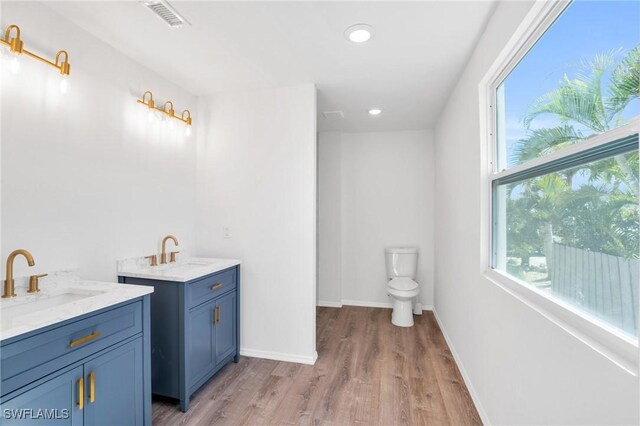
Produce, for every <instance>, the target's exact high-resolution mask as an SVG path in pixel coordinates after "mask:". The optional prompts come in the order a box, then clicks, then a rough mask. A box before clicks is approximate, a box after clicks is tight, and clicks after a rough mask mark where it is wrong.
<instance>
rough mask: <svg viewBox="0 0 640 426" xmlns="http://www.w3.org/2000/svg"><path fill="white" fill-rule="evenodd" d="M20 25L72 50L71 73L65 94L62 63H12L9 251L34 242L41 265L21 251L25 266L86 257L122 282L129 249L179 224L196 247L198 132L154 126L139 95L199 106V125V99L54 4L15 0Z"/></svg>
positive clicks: (43, 42)
mask: <svg viewBox="0 0 640 426" xmlns="http://www.w3.org/2000/svg"><path fill="white" fill-rule="evenodd" d="M9 24H17V25H19V26H20V28H21V30H22V39H23V40H24V42H25V47H26V48H27V49H30V50H33V51H35V52H37V53H40V54H42V55H44V56H45V57H47V58H53V57H55V53H56V52H57V51H58V50H59V49H66V50H68V52H69V55H70V58H69V61H70V63H71V76H70V79H69V83H70V88H69V91H68V93H67V94H66V95H64V96H63V95H61V94H60V92H59V86H58V78H59V74H58V73H57V70H55V69H54V68H51V67H48V66H46V65H44V64H42V63H40V62H37V61H35V60H33V59H31V58H28V57H24V56H23V57H21V65H22V66H21V72H20V73H19V74H18V75H12V74H10V73H8V72H6V67H4V66H3V67H2V69H3V75H2V134H1V137H2V236H1V237H2V259H6V256H7V255H8V253H9V252H10V251H12V250H14V249H16V248H26V249H28V250H30V251H31V252H32V254H33V255H34V257H35V261H36V267H35V268H30V269H29V270H28V271H27V268H26V262H24V260H23V259H18V260H17V261H16V276H20V275H27V274H31V273H33V271H40V272H47V271H52V270H57V269H62V268H76V267H77V268H79V273H80V275H81V276H83V277H84V278H88V279H98V280H111V281H112V280H115V279H116V260H117V259H119V258H123V257H130V256H140V255H146V254H151V253H154V252H158V251H159V242H160V239H161V238H162V236H163V235H165V234H167V233H174V234H175V235H176V236H177V237H178V238H179V239H180V242H181V243H183V245H184V246H188V245H190V243H191V241H192V239H193V234H194V213H193V212H194V206H195V143H196V141H195V137H193V136H192V137H191V138H186V137H185V136H183V133H182V132H178V133H171V132H169V131H168V130H166V129H161V128H160V127H159V125H149V124H148V123H147V121H146V118H145V108H144V107H142V106H141V105H140V104H137V103H136V98H137V97H139V96H140V95H142V93H143V92H144V91H145V90H152V91H153V93H154V94H155V95H156V98H157V100H163V101H164V100H166V99H171V100H173V101H174V103H175V105H176V109H178V108H191V111H192V112H193V113H194V124H195V126H194V127H196V128H197V125H198V123H199V117H198V114H197V111H195V107H196V98H195V97H194V96H192V95H190V94H189V93H187V92H185V91H184V90H182V89H181V88H179V87H177V86H175V85H174V84H172V83H170V82H168V81H166V80H165V79H163V78H162V77H161V76H160V75H158V74H157V73H155V72H153V71H151V70H149V69H147V68H145V67H144V66H142V65H140V64H138V63H136V62H135V61H133V60H131V59H129V58H127V57H126V56H124V55H122V54H120V53H118V52H117V51H116V50H114V49H113V48H111V47H110V46H108V45H106V44H105V43H103V42H101V41H99V40H97V39H96V38H94V37H92V36H91V35H89V34H88V33H86V32H85V31H83V30H81V29H79V28H78V27H76V26H75V25H73V24H71V23H70V22H68V21H67V20H66V19H65V18H64V17H62V16H60V15H58V14H56V13H55V12H53V11H51V10H50V9H49V8H48V7H47V6H45V5H43V4H40V3H33V2H10V3H3V5H2V28H6V27H7V26H8V25H9ZM5 59H6V58H5ZM0 264H2V267H3V269H4V262H0ZM2 274H4V271H2Z"/></svg>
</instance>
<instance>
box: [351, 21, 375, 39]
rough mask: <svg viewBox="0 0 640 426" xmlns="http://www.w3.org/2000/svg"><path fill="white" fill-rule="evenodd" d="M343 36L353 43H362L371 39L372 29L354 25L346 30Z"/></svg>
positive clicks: (367, 26)
mask: <svg viewBox="0 0 640 426" xmlns="http://www.w3.org/2000/svg"><path fill="white" fill-rule="evenodd" d="M344 36H345V37H346V38H347V40H351V41H352V42H354V43H364V42H365V41H368V40H369V39H371V37H373V27H372V26H371V25H367V24H356V25H352V26H350V27H349V28H347V29H346V31H345V32H344Z"/></svg>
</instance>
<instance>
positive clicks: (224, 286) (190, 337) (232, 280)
mask: <svg viewBox="0 0 640 426" xmlns="http://www.w3.org/2000/svg"><path fill="white" fill-rule="evenodd" d="M118 280H119V282H121V283H123V284H135V285H147V286H153V288H154V292H153V294H152V295H151V388H152V392H153V394H155V395H160V396H163V397H169V398H174V399H177V400H179V401H180V409H181V410H182V411H183V412H186V411H187V410H188V409H189V400H190V398H191V395H193V393H194V392H196V391H197V390H198V389H199V388H200V387H201V386H202V385H203V384H204V383H205V382H207V381H208V380H209V379H210V378H211V377H213V376H214V375H215V374H216V373H217V372H218V371H219V370H220V369H221V368H222V367H224V366H225V365H226V364H227V363H229V362H230V361H232V360H233V362H236V363H237V362H238V361H239V359H240V352H239V350H240V349H239V348H240V267H239V266H233V267H231V268H228V269H225V270H223V271H220V272H216V273H214V274H211V275H207V276H204V277H200V278H197V279H195V280H192V281H188V282H186V283H185V282H174V281H163V280H152V279H146V278H132V277H123V276H120V277H118Z"/></svg>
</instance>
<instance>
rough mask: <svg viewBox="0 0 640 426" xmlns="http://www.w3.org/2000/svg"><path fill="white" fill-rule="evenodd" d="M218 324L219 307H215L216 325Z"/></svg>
mask: <svg viewBox="0 0 640 426" xmlns="http://www.w3.org/2000/svg"><path fill="white" fill-rule="evenodd" d="M219 322H220V306H216V322H215V323H216V324H218V323H219Z"/></svg>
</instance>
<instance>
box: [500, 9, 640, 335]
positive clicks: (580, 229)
mask: <svg viewBox="0 0 640 426" xmlns="http://www.w3.org/2000/svg"><path fill="white" fill-rule="evenodd" d="M638 22H640V3H639V2H626V1H607V2H605V1H602V2H592V1H574V2H573V3H570V4H569V5H568V6H567V7H566V8H565V9H564V11H562V13H561V14H559V16H558V17H557V18H556V19H555V21H554V22H553V23H552V24H551V25H550V26H549V27H548V28H547V29H546V31H545V32H544V34H543V35H542V36H541V37H539V38H538V40H537V41H536V42H535V44H533V45H532V46H531V47H530V48H529V49H528V50H527V51H526V52H524V53H521V54H517V55H516V56H515V57H514V58H513V59H512V65H511V66H508V67H507V69H506V70H505V71H504V72H503V73H502V74H501V75H500V76H498V78H496V79H495V80H494V83H493V84H491V91H492V98H493V102H492V105H495V108H494V109H493V110H494V111H495V114H494V116H493V117H492V122H493V123H494V125H493V128H494V129H495V131H494V132H493V133H494V134H495V137H494V139H493V141H494V144H495V145H494V150H493V151H494V158H492V170H491V173H490V183H491V197H492V203H491V204H492V207H491V234H492V235H491V260H490V263H491V265H490V266H491V268H492V269H494V270H496V271H499V272H500V273H502V274H504V275H506V276H508V277H510V278H511V279H513V280H514V281H516V282H518V283H519V284H520V285H523V286H526V287H529V288H532V289H535V290H536V291H537V292H539V293H542V294H544V295H545V296H547V297H548V298H549V299H551V300H555V301H560V302H562V304H568V305H570V306H571V307H573V308H575V309H576V310H577V311H579V312H580V313H581V315H583V316H584V317H587V318H588V319H590V320H595V321H598V322H602V323H604V324H606V325H607V326H608V327H610V328H612V329H614V330H616V331H617V332H618V333H621V334H623V335H626V336H628V337H629V338H632V339H634V340H636V341H637V336H638V300H639V294H640V293H639V282H640V276H639V271H640V266H639V263H638V262H639V260H638V258H639V249H640V208H639V204H638V193H639V190H640V186H639V183H638V182H639V163H638V123H639V122H640V96H639V90H640V83H639V79H640V33H639V32H638ZM516 59H517V62H515V61H516Z"/></svg>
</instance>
